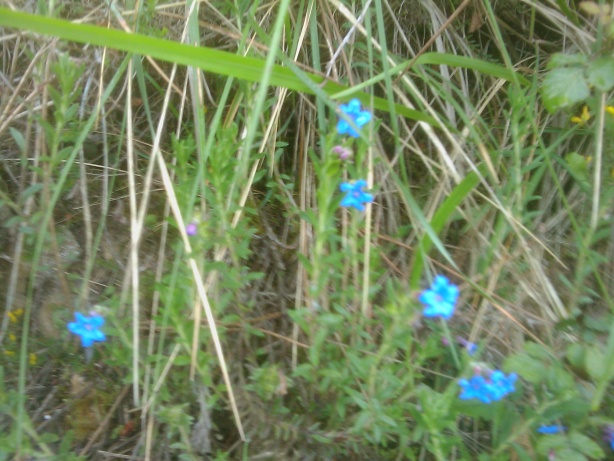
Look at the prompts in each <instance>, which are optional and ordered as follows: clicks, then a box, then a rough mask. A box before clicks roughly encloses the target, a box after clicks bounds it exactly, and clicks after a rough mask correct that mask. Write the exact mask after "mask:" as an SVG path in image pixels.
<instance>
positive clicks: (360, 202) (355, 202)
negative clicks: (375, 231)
mask: <svg viewBox="0 0 614 461" xmlns="http://www.w3.org/2000/svg"><path fill="white" fill-rule="evenodd" d="M340 110H341V112H342V113H343V114H344V115H343V116H342V117H340V119H339V121H338V122H337V133H339V134H341V135H344V134H347V135H349V136H351V137H353V138H357V137H359V136H360V134H359V132H358V131H357V130H356V128H355V127H357V128H358V129H360V128H362V127H363V126H364V125H366V124H367V123H368V122H369V121H370V120H371V118H372V115H371V112H369V111H366V110H362V108H361V105H360V101H359V100H358V99H352V100H351V101H350V102H349V103H348V104H341V106H340ZM347 119H349V120H351V122H352V123H349V122H348V120H347ZM354 125H355V126H354ZM333 153H335V154H336V155H338V156H339V159H340V160H342V161H343V160H347V159H349V158H350V157H351V156H352V151H351V150H350V149H348V148H347V147H344V146H335V147H334V148H333ZM366 187H367V181H365V180H364V179H359V180H358V181H353V182H344V183H342V184H341V185H340V186H339V189H340V190H341V192H345V197H343V200H341V204H340V205H341V206H342V207H345V208H347V207H352V208H355V209H357V210H358V211H364V210H365V204H367V203H372V202H373V195H371V194H369V193H368V192H365V191H364V189H365V188H366Z"/></svg>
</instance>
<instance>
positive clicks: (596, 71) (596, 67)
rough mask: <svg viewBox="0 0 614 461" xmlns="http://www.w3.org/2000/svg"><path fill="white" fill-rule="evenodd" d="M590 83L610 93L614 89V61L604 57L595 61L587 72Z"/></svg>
mask: <svg viewBox="0 0 614 461" xmlns="http://www.w3.org/2000/svg"><path fill="white" fill-rule="evenodd" d="M586 74H587V77H588V81H589V83H590V84H591V85H593V86H595V87H596V88H597V89H598V90H600V91H610V90H611V89H612V87H614V59H613V58H612V57H611V56H603V57H601V58H597V59H596V60H595V61H593V62H592V63H591V64H590V65H589V66H588V69H587V71H586Z"/></svg>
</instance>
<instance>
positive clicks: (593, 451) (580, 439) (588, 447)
mask: <svg viewBox="0 0 614 461" xmlns="http://www.w3.org/2000/svg"><path fill="white" fill-rule="evenodd" d="M569 443H570V444H571V446H572V447H573V448H575V449H576V450H577V451H579V452H581V453H584V454H585V455H586V456H588V457H589V458H593V459H602V458H603V457H604V456H605V453H604V452H603V450H602V449H601V447H600V446H599V445H597V443H595V442H593V441H592V440H591V439H589V438H588V437H587V436H585V435H584V434H580V433H578V432H573V433H571V434H570V435H569Z"/></svg>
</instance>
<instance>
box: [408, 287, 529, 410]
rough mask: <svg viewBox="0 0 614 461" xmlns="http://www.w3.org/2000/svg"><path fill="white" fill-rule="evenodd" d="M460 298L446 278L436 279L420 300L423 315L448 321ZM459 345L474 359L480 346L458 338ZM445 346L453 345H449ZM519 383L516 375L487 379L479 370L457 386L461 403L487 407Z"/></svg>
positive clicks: (491, 375) (494, 375)
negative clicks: (482, 403)
mask: <svg viewBox="0 0 614 461" xmlns="http://www.w3.org/2000/svg"><path fill="white" fill-rule="evenodd" d="M459 294H460V290H459V288H458V286H456V285H454V284H453V283H450V280H448V278H447V277H445V276H443V275H437V276H436V277H435V279H434V280H433V283H432V285H431V287H430V288H429V289H427V290H424V291H423V292H422V293H421V294H420V295H419V296H418V299H419V300H420V302H421V303H422V304H424V306H425V308H424V310H423V311H422V314H423V315H424V316H425V317H439V318H441V319H443V320H449V319H450V318H451V317H452V315H453V314H454V310H455V308H456V303H457V301H458V297H459ZM444 325H445V323H444ZM445 330H446V332H447V331H448V330H447V327H445ZM457 341H458V342H459V344H461V346H463V347H464V348H465V349H466V350H467V353H468V354H469V355H473V354H474V353H475V352H476V351H477V346H476V345H475V344H474V343H471V342H469V341H467V340H466V339H464V338H462V337H457ZM446 342H447V343H448V344H450V341H446ZM517 379H518V376H517V375H516V373H510V374H509V375H508V376H506V375H505V373H503V372H502V371H500V370H495V371H489V372H488V374H486V375H485V374H483V373H482V370H481V369H480V368H477V369H476V373H475V375H474V376H472V377H471V378H470V379H465V378H463V379H461V380H460V381H459V382H458V384H459V385H460V387H461V393H460V395H459V398H460V399H462V400H471V399H478V400H480V401H481V402H484V403H492V402H496V401H498V400H501V399H502V398H503V397H505V396H506V395H508V394H510V393H512V392H514V391H515V390H516V389H515V387H514V383H515V382H516V380H517Z"/></svg>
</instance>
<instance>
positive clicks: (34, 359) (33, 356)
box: [30, 352, 37, 365]
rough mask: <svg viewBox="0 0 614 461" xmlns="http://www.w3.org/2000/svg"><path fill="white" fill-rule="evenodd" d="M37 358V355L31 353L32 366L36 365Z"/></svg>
mask: <svg viewBox="0 0 614 461" xmlns="http://www.w3.org/2000/svg"><path fill="white" fill-rule="evenodd" d="M36 361H37V357H36V354H34V353H32V352H30V365H36Z"/></svg>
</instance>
